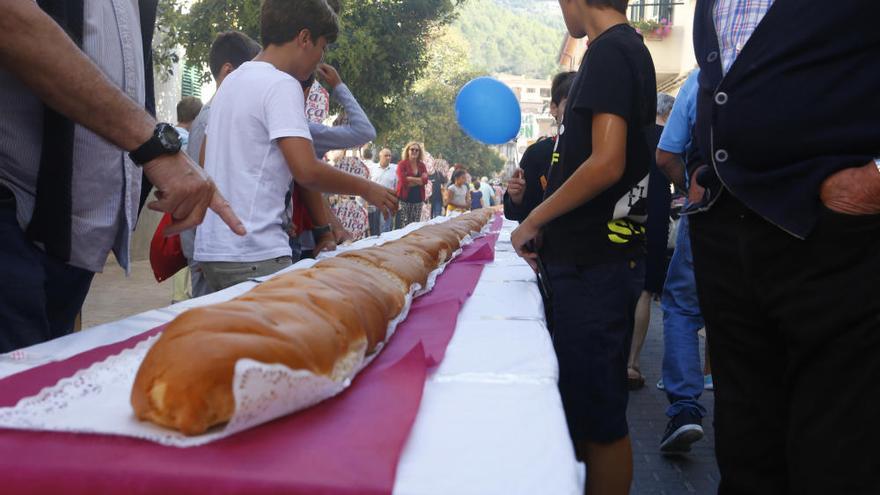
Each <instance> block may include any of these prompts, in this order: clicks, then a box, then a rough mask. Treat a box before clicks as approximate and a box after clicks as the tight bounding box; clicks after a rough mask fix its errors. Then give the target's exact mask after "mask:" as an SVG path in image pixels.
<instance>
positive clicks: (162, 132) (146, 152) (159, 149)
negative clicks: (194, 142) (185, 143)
mask: <svg viewBox="0 0 880 495" xmlns="http://www.w3.org/2000/svg"><path fill="white" fill-rule="evenodd" d="M180 145H181V142H180V134H178V133H177V130H175V129H174V126H172V125H171V124H164V123H160V124H157V125H156V129H155V130H154V131H153V136H152V137H151V138H150V139H149V140H148V141H147V142H146V143H144V144H142V145H141V146H140V147H139V148H138V149H136V150H134V151H132V152H130V153H129V154H128V156H129V157H130V158H131V161H133V162H134V163H135V165H140V166H143V165H144V164H145V163H147V162H150V161H152V160H155V159H156V158H158V157H160V156H162V155H173V154H175V153H177V152H178V151H180Z"/></svg>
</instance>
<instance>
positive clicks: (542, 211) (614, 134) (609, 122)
mask: <svg viewBox="0 0 880 495" xmlns="http://www.w3.org/2000/svg"><path fill="white" fill-rule="evenodd" d="M591 137H592V140H593V141H592V142H593V153H592V154H591V155H590V157H589V158H587V160H586V161H585V162H584V163H583V164H581V166H580V167H578V169H577V171H575V173H574V174H572V175H571V177H569V178H568V180H566V181H565V183H563V184H562V186H561V187H560V188H559V189H557V190H556V192H554V193H553V194H552V195H551V196H550V197H549V198H547V199H546V200H544V202H542V203H541V204H540V205H538V207H537V208H535V209H534V210H532V213H531V214H529V216H528V217H527V218H526V219H525V220H524V221H523V222H522V223H521V224H520V225H519V227H517V228H516V230H514V231H513V233H512V234H511V236H510V241H511V243H512V244H513V248H514V249H515V250H516V253H517V254H518V255H520V256H521V257H523V258H524V259H525V260H526V261H527V262H528V263H529V265H531V267H532V268H533V269H535V270H537V269H538V267H537V262H536V260H535V258H536V257H537V254H536V253H535V252H534V249H533V248H531V247H528V246H529V243H530V242H531V241H532V240H533V239H535V238H536V237H537V236H538V233H539V232H540V230H541V228H542V227H543V226H544V225H547V224H548V223H549V222H550V221H552V220H554V219H556V218H558V217H560V216H562V215H564V214H566V213H568V212H569V211H571V210H573V209H575V208H577V207H578V206H581V205H582V204H584V203H586V202H587V201H589V200H591V199H593V198H595V197H596V196H597V195H599V194H600V193H602V192H603V191H605V190H606V189H608V188H609V187H611V186H612V185H614V184H615V183H616V182H617V181H619V180H620V179H621V177H623V172H624V171H625V170H626V121H625V120H623V119H622V118H621V117H619V116H617V115H613V114H609V113H600V114H596V115H594V116H593V132H592V136H591Z"/></svg>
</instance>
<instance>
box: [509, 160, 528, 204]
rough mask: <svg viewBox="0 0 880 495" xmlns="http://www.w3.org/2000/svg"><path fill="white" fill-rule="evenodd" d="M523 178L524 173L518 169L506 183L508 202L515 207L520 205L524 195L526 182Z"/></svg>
mask: <svg viewBox="0 0 880 495" xmlns="http://www.w3.org/2000/svg"><path fill="white" fill-rule="evenodd" d="M524 176H525V172H523V169H521V168H518V169H516V172H514V173H513V177H511V178H510V180H509V181H507V194H508V195H509V196H510V201H511V202H512V203H513V204H515V205H520V204H522V201H523V196H524V195H525V193H526V180H525V179H524V178H523V177H524Z"/></svg>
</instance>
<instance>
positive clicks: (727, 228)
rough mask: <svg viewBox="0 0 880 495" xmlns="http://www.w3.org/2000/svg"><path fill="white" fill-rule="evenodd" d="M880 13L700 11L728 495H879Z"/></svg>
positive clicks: (704, 302)
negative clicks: (878, 16)
mask: <svg viewBox="0 0 880 495" xmlns="http://www.w3.org/2000/svg"><path fill="white" fill-rule="evenodd" d="M873 13H874V9H873V8H872V5H871V4H870V2H836V3H833V4H831V3H828V2H824V1H821V0H800V1H793V0H775V1H774V0H704V1H700V2H697V7H696V12H695V15H694V27H695V31H694V48H695V50H696V55H697V61H698V62H699V64H700V76H699V77H700V79H699V83H700V84H699V92H698V96H697V102H698V103H697V122H696V129H695V131H696V132H695V136H696V139H697V143H698V150H699V151H700V152H701V154H702V157H696V159H692V160H690V161H689V162H690V163H689V171H690V172H691V173H690V177H691V185H690V190H691V191H690V193H691V194H690V196H691V200H692V204H691V208H690V209H691V211H692V212H700V213H695V214H693V215H692V216H691V220H690V222H691V225H690V226H691V240H692V247H693V258H694V272H695V275H696V281H697V291H698V293H699V299H700V305H701V309H702V310H703V316H704V317H705V319H706V325H707V331H708V333H709V347H710V352H711V355H712V374H713V377H714V381H715V389H716V395H715V429H716V451H717V455H718V466H719V468H720V470H721V485H720V488H719V493H722V494H725V493H737V494H739V493H749V494H763V493H766V494H780V493H798V494H825V493H852V494H855V493H864V494H867V493H880V457H878V456H877V453H876V446H877V443H878V441H880V425H878V422H877V418H878V417H880V400H878V398H877V391H878V383H880V365H878V359H877V356H878V354H880V296H878V294H877V281H878V280H880V159H878V158H877V157H878V156H880V120H878V116H880V97H878V93H877V89H878V77H877V68H878V67H880V30H877V29H876V25H875V22H874V16H873V15H872V14H873ZM790 26H797V27H798V28H797V29H795V30H792V29H790ZM819 39H821V41H817V40H819Z"/></svg>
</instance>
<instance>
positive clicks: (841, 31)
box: [694, 0, 880, 238]
mask: <svg viewBox="0 0 880 495" xmlns="http://www.w3.org/2000/svg"><path fill="white" fill-rule="evenodd" d="M714 4H715V0H701V1H699V2H697V7H696V13H695V16H694V49H695V52H696V56H697V61H698V63H699V65H700V69H701V71H700V77H699V81H700V89H699V92H698V97H697V122H696V129H695V134H696V138H697V144H698V148H699V152H700V154H701V158H702V161H703V163H708V164H709V165H711V166H713V167H714V170H715V173H716V174H717V176H718V177H719V178H720V179H721V181H722V183H723V184H724V186H725V189H726V190H727V191H729V192H730V193H732V194H733V195H734V196H736V197H737V198H738V199H739V200H740V201H742V202H743V203H744V204H745V205H746V206H748V207H749V208H750V209H752V210H754V211H755V212H756V213H758V214H760V215H761V216H763V217H764V218H765V219H767V220H769V221H770V222H772V223H774V224H775V225H777V226H779V227H780V228H782V229H784V230H785V231H787V232H789V233H791V234H793V235H795V236H797V237H801V238H804V237H806V236H807V235H808V234H809V233H810V231H811V230H812V228H813V226H814V225H815V223H816V219H817V216H818V214H819V210H820V204H821V202H820V200H819V187H820V185H821V184H822V181H823V180H824V179H825V178H827V177H828V176H829V175H831V174H833V173H834V172H837V171H839V170H841V169H844V168H848V167H854V166H860V165H864V164H866V163H868V162H869V161H870V160H871V158H872V157H874V156H878V155H880V29H877V27H876V22H875V16H874V15H873V11H874V9H873V8H872V7H873V2H868V1H867V0H849V1H843V2H827V1H823V0H776V1H775V2H774V3H773V6H772V7H770V9H769V10H768V12H767V14H766V16H765V17H764V19H763V20H762V21H761V23H760V24H759V25H758V27H757V28H756V29H755V32H754V34H752V36H751V38H750V39H749V41H748V43H747V44H746V45H745V47H744V48H743V50H742V52H741V53H740V54H739V56H738V57H737V59H736V61H735V62H734V64H733V66H731V68H730V71H729V72H728V73H727V75H726V76H724V77H723V78H722V76H721V58H720V56H719V55H720V52H719V49H718V37H717V34H716V32H715V24H714V20H713V14H712V11H713V6H714Z"/></svg>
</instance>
